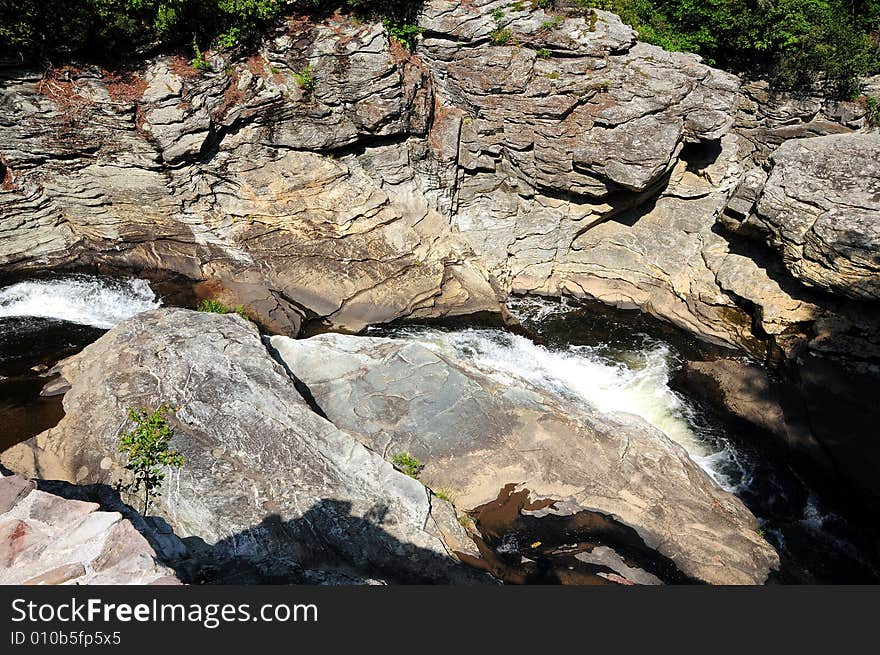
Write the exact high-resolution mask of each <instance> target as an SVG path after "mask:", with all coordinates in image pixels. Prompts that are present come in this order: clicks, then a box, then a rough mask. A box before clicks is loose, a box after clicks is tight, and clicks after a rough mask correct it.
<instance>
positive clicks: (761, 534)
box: [758, 529, 767, 539]
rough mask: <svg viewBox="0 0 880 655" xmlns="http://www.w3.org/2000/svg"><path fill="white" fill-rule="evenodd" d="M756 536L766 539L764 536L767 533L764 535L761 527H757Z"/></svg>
mask: <svg viewBox="0 0 880 655" xmlns="http://www.w3.org/2000/svg"><path fill="white" fill-rule="evenodd" d="M758 536H759V537H761V539H766V538H767V535H766V534H765V533H764V531H763V530H761V529H758Z"/></svg>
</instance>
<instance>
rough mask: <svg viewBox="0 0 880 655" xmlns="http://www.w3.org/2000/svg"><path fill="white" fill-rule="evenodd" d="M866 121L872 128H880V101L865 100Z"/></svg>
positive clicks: (870, 97) (868, 97) (875, 99)
mask: <svg viewBox="0 0 880 655" xmlns="http://www.w3.org/2000/svg"><path fill="white" fill-rule="evenodd" d="M865 120H866V121H867V122H868V125H870V126H871V127H880V101H878V100H877V98H874V97H872V96H867V97H866V98H865Z"/></svg>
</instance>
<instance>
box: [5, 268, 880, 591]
mask: <svg viewBox="0 0 880 655" xmlns="http://www.w3.org/2000/svg"><path fill="white" fill-rule="evenodd" d="M160 305H161V300H160V299H159V298H157V297H156V295H155V294H154V293H153V291H152V290H151V288H150V286H149V284H148V283H147V282H146V281H144V280H138V279H127V280H121V279H113V278H103V277H94V276H85V275H77V276H66V277H48V278H44V279H32V280H24V281H17V282H15V283H13V284H9V285H7V286H5V287H3V288H0V421H2V424H3V425H4V426H5V428H6V430H5V433H4V436H3V440H2V441H0V449H3V448H6V447H9V446H10V445H12V444H14V443H17V442H18V441H21V440H23V439H26V438H28V437H30V436H33V435H34V434H37V433H38V432H40V431H42V430H45V429H47V428H49V427H52V426H53V425H54V424H55V423H57V421H58V420H59V419H60V417H61V416H62V409H61V404H60V398H59V397H56V398H43V397H41V396H39V390H40V389H41V388H42V386H43V385H44V384H45V383H46V382H47V381H48V379H49V373H50V372H49V370H48V367H50V366H51V365H52V364H54V362H56V361H57V360H58V359H60V358H63V357H65V356H68V355H70V354H73V353H75V352H78V351H79V350H81V349H82V348H83V347H85V346H86V345H87V344H88V343H90V342H92V341H94V340H95V339H97V338H98V337H99V336H100V335H101V334H102V333H103V332H104V331H105V330H106V329H109V328H110V327H112V326H113V325H115V324H116V323H118V322H120V321H121V320H124V319H125V318H127V317H129V316H133V315H134V314H137V313H139V312H142V311H146V310H149V309H152V308H155V307H159V306H160ZM510 309H511V311H512V313H513V314H514V315H515V316H516V317H518V318H519V320H520V321H521V322H522V325H523V328H524V329H523V330H517V331H516V332H512V331H509V330H507V329H504V328H499V327H497V326H487V325H475V324H472V325H461V324H457V325H454V326H453V325H446V326H437V325H430V326H402V327H393V328H378V329H374V330H371V332H372V333H377V334H384V335H389V336H395V337H397V338H403V339H412V340H417V341H419V342H421V343H423V344H425V345H426V346H428V347H430V348H433V349H436V350H438V351H442V352H445V353H447V354H454V355H456V356H458V357H461V358H464V359H467V360H469V361H470V362H471V363H472V364H473V365H475V366H477V367H478V368H480V369H482V370H483V371H485V372H487V373H490V374H492V375H494V376H500V377H502V378H503V377H515V378H520V379H523V380H526V381H527V383H529V384H532V385H535V386H538V387H541V388H542V389H545V390H548V391H551V392H552V393H556V394H559V395H563V396H566V397H568V398H569V399H571V400H573V401H575V402H577V403H582V404H584V405H586V406H589V407H590V408H592V409H595V410H598V411H602V412H630V413H633V414H637V415H639V416H641V417H643V418H644V419H645V420H647V421H648V422H650V423H651V424H653V425H654V426H656V427H657V428H659V429H660V430H662V431H663V432H665V433H666V435H667V436H668V437H669V438H670V439H672V440H674V441H676V442H678V443H679V444H681V445H682V446H683V447H684V448H685V449H686V450H687V451H688V453H689V454H690V456H691V457H692V458H693V459H694V461H695V462H697V463H698V464H699V465H700V466H701V467H702V468H703V469H704V470H705V471H707V473H709V475H710V476H712V478H713V479H714V480H715V481H716V482H717V483H718V484H719V485H720V486H722V487H723V488H725V489H727V490H729V491H730V492H732V493H734V494H736V495H737V496H739V497H740V498H741V499H742V500H743V501H744V502H745V503H746V505H747V506H748V507H749V508H750V509H751V510H752V512H753V513H754V514H755V515H756V516H757V517H758V518H759V520H760V521H761V524H762V529H763V531H764V534H765V537H766V538H767V539H768V540H769V541H770V542H771V543H772V544H773V545H774V546H775V547H776V548H777V550H778V551H779V552H780V555H781V557H782V561H783V567H782V570H781V571H780V573H779V575H778V576H776V579H777V581H780V582H788V583H872V582H877V581H878V580H880V574H878V570H880V567H878V564H877V560H878V558H877V553H876V551H877V545H876V544H877V543H878V541H877V537H876V533H875V531H874V528H873V526H872V525H871V524H870V522H862V521H860V520H859V519H857V518H856V517H852V516H848V515H847V511H846V509H845V508H840V507H835V506H833V505H829V504H828V503H827V501H826V500H825V499H824V498H823V497H822V494H821V493H817V492H816V490H813V489H810V488H808V487H807V486H806V485H805V484H804V483H803V482H802V481H801V480H800V478H799V477H798V476H797V474H796V473H795V472H794V471H792V470H791V469H790V468H789V467H788V465H787V463H786V462H785V459H784V457H780V456H779V455H778V454H774V453H772V452H771V451H770V450H769V449H766V448H763V447H762V445H761V437H760V436H759V435H755V434H750V433H747V432H743V431H742V430H741V429H736V428H734V427H732V426H731V425H729V424H726V423H725V422H724V421H723V420H721V419H720V418H719V417H718V416H717V415H715V414H714V413H713V411H712V409H711V408H709V407H705V406H703V405H701V404H699V403H697V402H695V401H694V400H693V399H691V398H689V397H688V396H687V395H685V394H684V393H682V392H680V391H678V390H677V389H676V385H675V376H676V373H677V371H678V370H679V369H680V368H681V366H682V364H683V362H685V361H686V360H688V359H701V358H704V357H706V356H707V355H716V356H717V355H719V354H726V355H727V356H731V355H732V354H733V353H731V352H729V351H724V352H720V351H719V350H718V349H717V348H714V347H710V346H707V345H705V344H702V343H700V342H698V341H697V340H695V339H693V338H691V337H689V336H688V335H686V334H683V333H682V332H680V331H678V330H675V329H673V328H671V327H669V326H667V325H665V324H662V323H659V322H657V321H654V320H652V319H650V318H648V317H646V316H643V315H640V314H637V313H633V312H620V311H616V310H611V309H608V308H604V307H598V306H583V305H569V304H567V303H566V302H562V301H547V300H541V299H517V300H514V301H512V302H511V303H510Z"/></svg>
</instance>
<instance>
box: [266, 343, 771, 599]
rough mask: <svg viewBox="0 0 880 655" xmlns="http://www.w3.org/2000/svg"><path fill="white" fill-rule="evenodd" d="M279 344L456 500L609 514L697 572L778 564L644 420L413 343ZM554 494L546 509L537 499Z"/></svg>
mask: <svg viewBox="0 0 880 655" xmlns="http://www.w3.org/2000/svg"><path fill="white" fill-rule="evenodd" d="M271 343H272V347H273V348H274V349H275V350H276V351H277V352H278V356H279V357H280V358H281V359H282V361H284V363H285V364H286V366H287V367H289V368H290V370H291V371H292V372H293V374H294V375H295V376H296V377H297V378H298V379H299V380H301V381H302V383H303V384H304V385H305V386H306V387H307V388H308V390H309V393H310V395H311V397H313V398H314V401H315V403H316V405H317V406H318V407H319V408H320V410H321V411H322V412H324V413H325V414H326V415H327V417H328V418H329V419H330V420H331V421H333V422H334V424H336V425H337V426H339V427H340V428H341V429H345V430H349V431H350V432H351V433H353V434H356V435H357V436H358V437H359V438H360V439H361V440H362V441H363V442H364V443H366V444H367V445H368V446H369V447H370V448H371V449H373V450H375V451H377V452H381V453H385V455H386V457H389V458H391V457H392V456H393V455H399V454H402V453H408V454H410V455H412V456H414V457H416V458H417V459H418V460H420V461H421V462H422V463H423V464H424V469H423V471H422V472H421V473H420V479H421V480H423V481H424V482H425V483H426V484H427V485H429V486H430V487H432V488H434V489H437V490H444V491H446V492H447V493H450V494H451V495H452V497H453V498H454V500H455V503H456V505H457V506H458V507H460V508H463V509H468V510H470V509H474V508H477V507H479V506H483V505H485V504H487V503H491V502H492V501H495V500H496V499H497V498H498V499H500V498H501V496H503V495H504V493H507V492H509V491H510V488H509V487H508V485H513V486H517V487H519V488H521V489H526V490H528V493H529V494H530V498H531V503H532V505H531V507H532V509H536V508H540V510H541V511H539V512H538V515H539V516H540V515H542V514H543V515H547V514H552V515H556V516H571V515H578V514H580V513H582V512H586V513H588V514H589V513H590V512H598V513H600V514H602V515H604V516H605V517H606V519H607V518H608V517H611V519H612V521H613V522H614V524H615V525H616V526H617V527H618V528H619V529H621V530H622V532H621V533H623V532H626V531H627V530H629V531H632V530H635V532H636V533H637V535H638V537H639V538H640V539H641V540H642V541H643V542H644V544H645V545H646V546H647V547H648V548H650V549H653V550H655V551H656V552H658V553H659V554H660V555H661V556H662V557H663V558H667V559H668V560H671V562H672V563H673V564H674V567H676V568H677V570H678V571H680V572H681V573H683V574H684V575H685V576H686V577H687V578H689V579H693V580H702V581H706V582H710V583H719V584H757V583H761V582H764V581H765V580H766V578H767V576H768V574H769V573H770V571H771V570H773V569H775V568H778V566H779V560H778V556H777V555H776V552H775V551H774V550H773V548H772V547H771V546H770V545H769V544H768V543H767V542H766V541H764V540H763V539H762V538H761V537H760V536H759V535H758V532H757V530H758V523H757V521H756V519H755V518H754V516H752V515H751V514H750V513H749V511H748V510H747V509H746V508H745V506H744V505H743V504H742V503H741V502H740V501H739V500H738V499H737V498H736V497H734V496H732V495H731V494H729V493H727V492H725V491H723V490H722V489H721V488H719V487H718V486H717V485H716V484H715V482H713V481H712V479H711V478H710V477H709V476H708V475H707V474H706V473H705V472H703V471H702V470H701V469H700V468H699V467H698V466H697V465H696V464H695V463H694V462H693V461H692V460H691V459H690V458H689V456H688V454H687V452H686V451H685V450H684V449H683V448H682V447H680V446H679V445H677V444H675V443H673V442H672V441H671V440H669V439H668V438H667V437H666V436H665V435H664V434H663V433H661V432H659V431H658V430H657V429H655V428H653V427H652V426H651V425H649V424H648V423H646V422H645V421H643V420H642V419H640V418H638V417H635V416H632V415H627V414H619V415H602V414H598V413H595V412H593V411H590V410H588V409H586V408H585V407H583V406H580V405H578V404H575V403H574V402H573V401H569V400H567V399H565V398H564V397H559V396H556V395H554V396H551V395H549V394H547V393H545V392H542V391H540V390H537V389H535V388H533V387H532V386H530V385H529V384H528V383H526V382H524V381H523V380H519V379H516V378H514V377H510V376H505V377H503V378H499V377H498V375H493V374H492V373H491V372H484V371H480V370H478V369H476V368H474V367H473V366H471V365H469V364H467V363H465V362H463V361H460V360H457V359H452V358H450V357H447V356H445V355H442V354H439V353H437V352H434V351H433V350H430V349H428V348H426V347H425V346H423V345H421V344H418V343H416V342H411V341H406V340H397V339H383V338H369V337H350V336H343V335H332V334H327V335H321V336H318V337H313V338H310V339H305V340H298V341H297V340H291V339H288V338H285V337H273V338H272V340H271ZM505 489H506V490H507V491H505ZM548 499H551V500H552V501H554V502H553V504H552V505H550V506H549V508H548V506H547V503H546V502H544V503H540V502H538V501H539V500H545V501H546V500H548ZM536 503H537V504H536ZM551 523H553V520H552V519H551V520H548V521H547V522H546V524H545V525H547V526H548V528H549V525H550V524H551ZM603 525H604V523H603ZM508 529H511V527H510V526H508ZM548 536H549V535H548V534H547V533H546V532H545V534H544V536H543V537H538V540H539V541H542V540H545V539H547V538H548ZM605 543H606V545H608V546H611V547H612V548H614V547H617V548H621V547H625V545H626V544H624V543H621V542H615V540H614V538H613V537H609V540H608V541H606V542H605ZM624 552H625V551H624ZM615 570H616V571H617V572H618V573H620V574H621V575H622V576H623V577H624V578H626V577H628V574H629V573H628V572H627V571H626V570H622V569H619V568H618V569H615ZM649 572H651V573H662V572H661V571H659V570H654V571H649ZM660 577H661V578H662V575H661V576H660Z"/></svg>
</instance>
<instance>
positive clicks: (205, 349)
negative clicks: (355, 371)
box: [2, 309, 485, 582]
mask: <svg viewBox="0 0 880 655" xmlns="http://www.w3.org/2000/svg"><path fill="white" fill-rule="evenodd" d="M62 375H63V377H64V378H65V379H66V380H67V381H68V383H69V384H70V386H71V388H70V391H68V392H67V394H66V395H65V397H64V406H65V416H64V418H63V419H62V421H61V422H60V423H59V424H58V426H57V427H55V428H53V429H52V430H49V431H48V432H45V433H43V434H41V435H39V436H37V437H36V438H34V439H32V440H30V441H29V442H25V443H24V444H20V445H19V446H16V447H14V448H12V449H10V450H8V451H6V452H5V453H4V454H3V458H2V459H3V462H4V464H5V465H6V466H8V467H9V468H11V469H12V470H15V471H20V472H27V473H28V474H30V475H33V476H39V477H42V478H48V479H56V480H66V481H69V482H73V483H77V484H84V485H94V484H98V485H112V484H114V483H115V482H116V481H117V480H120V479H122V480H125V479H127V478H126V475H128V474H127V472H126V470H125V469H124V465H125V463H126V462H125V459H124V456H123V455H120V453H119V452H118V437H119V434H120V433H121V431H122V430H124V429H126V427H127V426H128V424H127V422H126V414H127V411H128V408H129V407H148V408H156V407H158V406H159V405H162V404H170V405H171V406H173V407H176V408H178V409H177V411H176V412H175V414H174V417H173V426H174V428H175V430H176V435H175V437H174V438H173V439H172V441H171V447H172V448H173V449H176V450H178V451H179V452H181V453H182V454H183V455H184V457H185V464H184V466H183V468H182V469H181V470H179V471H172V472H169V475H168V478H167V480H166V481H165V483H164V484H163V486H162V494H161V496H160V498H159V499H158V500H157V501H156V502H155V504H154V505H153V508H152V510H151V511H152V512H154V513H155V514H156V515H158V516H160V517H162V518H163V519H164V520H166V521H167V523H168V525H169V526H170V529H172V530H173V532H174V534H175V535H176V538H179V539H183V540H184V541H185V542H188V548H190V550H193V549H195V550H198V549H199V548H201V549H202V550H204V551H205V553H207V554H210V556H211V557H213V558H214V561H215V562H217V563H218V566H222V563H223V562H225V561H232V562H238V563H239V565H238V566H237V568H236V567H230V570H231V569H232V568H235V570H237V571H239V572H241V573H242V575H245V578H247V576H248V575H249V574H247V571H248V568H249V567H250V568H253V569H254V570H255V571H256V572H257V573H256V574H255V575H256V577H260V576H262V578H261V579H263V580H265V579H266V576H268V575H270V574H271V575H272V576H274V580H275V581H284V580H286V581H301V582H302V581H308V579H310V578H309V575H308V574H307V573H308V572H309V571H312V572H313V573H314V574H315V575H319V574H320V575H329V574H332V573H333V572H334V571H336V572H338V573H339V574H344V575H347V576H349V577H350V578H352V579H364V578H367V579H373V578H379V579H382V580H386V581H404V582H412V581H419V582H480V581H483V580H485V576H484V575H483V574H480V573H478V572H476V571H474V570H473V569H470V568H466V567H463V565H461V564H460V563H459V562H458V561H456V559H455V558H454V557H453V556H452V555H451V554H450V552H449V550H450V548H448V547H447V543H446V541H445V540H446V539H449V542H450V543H454V542H455V541H456V540H460V541H465V540H466V539H467V536H466V535H465V534H464V532H463V529H462V528H461V526H460V525H459V524H458V523H457V521H456V520H455V519H454V513H450V512H443V511H439V510H437V511H435V508H440V507H442V505H443V502H444V501H441V500H440V499H437V498H433V499H432V497H431V495H430V494H429V492H428V491H427V490H426V489H425V487H424V486H423V485H422V484H421V483H420V482H418V481H416V480H414V479H412V478H409V477H407V476H406V475H403V474H402V473H399V472H397V471H396V470H394V468H393V467H392V466H391V465H390V464H388V463H387V462H385V461H384V460H383V459H382V458H381V457H380V456H379V455H377V454H376V453H374V452H372V451H370V450H368V449H367V448H365V447H364V446H363V445H361V444H360V443H359V442H358V441H357V440H356V439H355V438H354V437H353V436H351V435H350V434H348V433H347V432H344V431H341V430H339V429H338V428H336V427H334V426H333V424H331V423H330V422H329V421H327V420H325V419H323V418H321V417H320V416H318V415H317V414H316V413H314V412H313V411H312V409H311V408H310V407H309V405H308V404H307V403H306V402H305V401H304V400H303V399H302V398H301V397H300V396H299V393H298V392H297V390H296V387H295V385H294V382H293V381H292V380H291V379H290V377H288V375H287V373H286V372H285V371H284V369H283V368H282V367H281V366H280V365H279V364H278V363H276V362H275V361H274V360H273V359H272V358H271V357H270V355H269V353H268V352H267V350H266V348H265V347H264V345H263V344H262V342H261V340H260V336H259V334H258V333H257V330H256V328H255V327H254V326H253V325H252V324H250V323H247V322H246V321H244V320H243V319H241V318H240V317H237V316H235V315H216V314H207V313H202V312H192V311H188V310H181V309H168V310H157V311H151V312H146V313H143V314H140V315H139V316H137V317H135V318H132V319H129V320H128V321H125V322H124V323H122V324H120V325H119V326H117V327H116V328H114V329H113V330H111V331H110V332H108V333H107V334H106V335H105V336H103V337H102V338H101V339H99V340H98V341H97V342H95V343H94V344H92V345H90V346H89V347H87V348H86V349H85V350H84V351H83V352H82V353H80V354H79V355H77V356H75V357H73V358H71V359H68V360H66V361H65V362H64V364H63V366H62ZM108 459H109V461H108ZM124 498H125V499H126V500H128V501H129V502H130V503H131V504H133V505H136V504H137V503H138V502H141V500H139V499H138V498H135V497H131V496H127V495H126V496H124ZM111 544H112V546H111V547H108V549H107V550H106V551H105V553H104V554H103V556H102V557H101V558H100V559H99V563H100V564H101V565H102V566H112V563H113V562H115V561H117V560H119V559H120V558H121V559H125V557H124V555H125V547H124V545H123V546H118V545H115V544H116V541H115V540H113V541H111ZM199 544H201V545H199ZM96 555H97V553H96ZM227 581H229V580H228V578H227ZM239 581H240V582H241V581H242V580H239Z"/></svg>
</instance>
